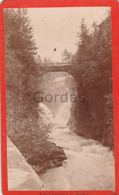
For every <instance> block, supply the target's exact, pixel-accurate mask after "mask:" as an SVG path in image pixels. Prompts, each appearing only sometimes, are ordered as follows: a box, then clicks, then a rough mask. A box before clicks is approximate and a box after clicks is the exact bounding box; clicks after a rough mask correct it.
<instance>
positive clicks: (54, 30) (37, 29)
mask: <svg viewBox="0 0 119 195" xmlns="http://www.w3.org/2000/svg"><path fill="white" fill-rule="evenodd" d="M109 9H110V8H109V7H108V8H107V7H74V8H73V7H70V8H28V14H29V16H30V19H31V23H32V25H33V28H34V37H35V40H36V44H37V47H38V52H39V55H40V56H41V58H42V59H44V57H45V56H46V57H49V58H50V59H51V60H52V61H61V56H62V52H63V51H64V49H65V48H66V49H67V50H68V51H69V52H72V53H75V52H76V49H77V46H76V45H75V43H76V42H77V37H76V35H77V32H79V26H80V22H81V19H82V18H84V19H85V21H86V23H87V26H88V27H89V29H90V30H91V28H92V24H93V22H94V21H95V22H96V23H97V24H99V23H100V22H101V21H102V20H103V19H104V18H105V16H106V15H107V10H109ZM54 48H56V51H55V52H54Z"/></svg>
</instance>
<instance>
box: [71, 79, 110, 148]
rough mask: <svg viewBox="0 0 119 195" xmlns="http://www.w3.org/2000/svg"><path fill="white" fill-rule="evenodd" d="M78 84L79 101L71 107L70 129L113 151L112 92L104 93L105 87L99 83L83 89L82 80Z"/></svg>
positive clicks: (77, 81) (78, 80)
mask: <svg viewBox="0 0 119 195" xmlns="http://www.w3.org/2000/svg"><path fill="white" fill-rule="evenodd" d="M76 83H77V95H78V101H77V102H75V103H73V104H72V107H71V118H70V120H69V122H68V124H69V125H70V128H71V129H72V130H73V131H75V132H76V133H77V134H78V135H80V136H84V137H86V138H91V139H95V140H98V141H100V142H101V143H102V144H103V145H105V146H109V147H110V148H111V149H113V148H114V130H113V129H114V127H113V101H112V100H113V95H112V93H111V90H110V91H109V92H108V93H107V92H103V86H101V85H98V83H94V84H93V85H91V86H90V85H88V86H87V87H83V86H82V85H81V83H80V79H77V80H76ZM110 89H111V84H110ZM107 102H108V104H107Z"/></svg>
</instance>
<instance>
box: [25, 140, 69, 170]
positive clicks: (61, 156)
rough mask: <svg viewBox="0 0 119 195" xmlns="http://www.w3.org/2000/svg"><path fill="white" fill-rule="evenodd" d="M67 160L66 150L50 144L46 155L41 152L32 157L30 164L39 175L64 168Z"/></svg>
mask: <svg viewBox="0 0 119 195" xmlns="http://www.w3.org/2000/svg"><path fill="white" fill-rule="evenodd" d="M66 159H67V157H66V155H65V153H64V150H63V149H62V148H61V147H58V146H56V144H54V143H52V142H50V147H49V150H47V151H46V152H44V153H40V152H39V153H38V154H37V155H34V156H32V158H31V159H29V160H28V163H29V164H30V165H32V167H33V169H34V170H35V171H36V173H37V174H40V173H44V172H45V171H46V170H47V169H51V168H53V167H59V166H62V163H63V161H64V160H66Z"/></svg>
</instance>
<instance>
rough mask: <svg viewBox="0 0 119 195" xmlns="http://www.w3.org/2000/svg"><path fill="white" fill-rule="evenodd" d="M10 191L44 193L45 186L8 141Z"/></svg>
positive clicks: (8, 140)
mask: <svg viewBox="0 0 119 195" xmlns="http://www.w3.org/2000/svg"><path fill="white" fill-rule="evenodd" d="M7 157H8V161H7V165H8V190H10V191H11V190H12V191H24V190H27V191H32V190H34V191H43V190H46V187H45V184H44V183H43V181H42V180H41V179H40V177H38V175H37V174H36V173H35V171H34V170H33V169H32V167H31V166H30V165H29V164H28V163H27V162H26V160H25V158H24V157H23V156H22V154H21V153H20V151H19V150H18V149H17V148H16V146H15V145H14V144H13V143H12V142H11V140H10V139H9V138H8V139H7Z"/></svg>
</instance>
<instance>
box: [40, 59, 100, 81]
mask: <svg viewBox="0 0 119 195" xmlns="http://www.w3.org/2000/svg"><path fill="white" fill-rule="evenodd" d="M96 63H97V62H95V61H90V62H89V61H88V62H83V63H79V64H76V63H63V62H60V63H45V64H43V65H42V66H39V68H38V69H39V71H43V72H45V73H46V72H67V73H69V74H70V75H72V76H73V77H74V78H75V79H77V77H79V75H80V74H81V66H85V65H87V64H89V66H90V65H94V64H96Z"/></svg>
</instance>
